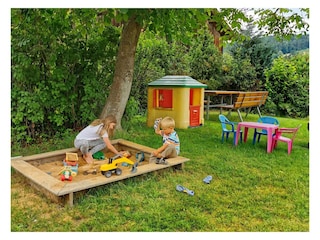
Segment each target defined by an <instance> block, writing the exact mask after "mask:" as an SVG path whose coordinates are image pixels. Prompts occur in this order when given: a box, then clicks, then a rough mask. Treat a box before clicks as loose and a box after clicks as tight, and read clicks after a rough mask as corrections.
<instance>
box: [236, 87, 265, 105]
mask: <svg viewBox="0 0 320 240" xmlns="http://www.w3.org/2000/svg"><path fill="white" fill-rule="evenodd" d="M267 97H268V91H257V92H239V95H238V96H237V98H236V99H235V101H234V103H233V105H234V106H233V107H234V108H235V109H239V108H245V107H260V106H261V105H263V104H265V102H266V100H267Z"/></svg>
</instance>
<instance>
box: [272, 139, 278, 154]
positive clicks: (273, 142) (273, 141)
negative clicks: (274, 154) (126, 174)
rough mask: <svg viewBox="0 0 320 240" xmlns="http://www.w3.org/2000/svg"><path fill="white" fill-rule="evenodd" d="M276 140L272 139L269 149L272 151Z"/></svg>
mask: <svg viewBox="0 0 320 240" xmlns="http://www.w3.org/2000/svg"><path fill="white" fill-rule="evenodd" d="M276 142H277V141H276V140H274V139H272V145H271V151H273V150H274V149H275V148H276Z"/></svg>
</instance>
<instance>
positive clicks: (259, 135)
mask: <svg viewBox="0 0 320 240" xmlns="http://www.w3.org/2000/svg"><path fill="white" fill-rule="evenodd" d="M260 137H261V134H260V133H258V143H259V142H260Z"/></svg>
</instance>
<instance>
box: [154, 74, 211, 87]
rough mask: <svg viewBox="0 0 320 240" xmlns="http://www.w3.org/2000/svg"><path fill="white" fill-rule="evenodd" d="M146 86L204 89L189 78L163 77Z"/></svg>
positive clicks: (201, 84) (199, 83)
mask: <svg viewBox="0 0 320 240" xmlns="http://www.w3.org/2000/svg"><path fill="white" fill-rule="evenodd" d="M148 86H154V87H158V86H167V87H188V88H206V87H207V85H206V84H203V83H201V82H199V81H197V80H195V79H193V78H191V77H189V76H176V75H174V76H173V75H172V76H169V75H167V76H164V77H162V78H160V79H157V80H155V81H153V82H151V83H149V84H148Z"/></svg>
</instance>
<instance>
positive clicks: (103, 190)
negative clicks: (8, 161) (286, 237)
mask: <svg viewBox="0 0 320 240" xmlns="http://www.w3.org/2000/svg"><path fill="white" fill-rule="evenodd" d="M257 119H258V115H256V114H249V115H248V116H247V118H246V119H245V121H246V120H248V121H257ZM230 120H233V121H238V117H237V114H236V113H234V112H233V113H232V115H231V117H230ZM278 120H279V122H280V126H282V127H296V126H297V125H298V124H302V127H301V128H300V130H299V132H298V134H297V137H296V139H295V141H294V146H293V150H292V153H291V155H288V154H287V145H286V144H285V143H281V142H280V143H279V144H278V147H277V149H275V151H274V152H272V153H271V154H267V153H266V136H262V137H261V141H260V143H257V144H256V145H252V137H253V130H252V129H250V130H249V134H248V141H247V142H246V143H240V144H239V145H238V146H237V147H234V146H233V145H232V136H231V137H230V139H229V140H228V141H227V142H224V143H221V125H220V123H219V121H218V112H215V111H212V112H211V113H210V119H209V120H206V121H205V124H204V126H201V127H196V128H189V129H176V130H177V132H178V134H179V137H180V141H181V156H184V157H187V158H189V159H190V161H188V162H186V164H185V165H184V168H183V170H177V171H174V170H172V169H169V170H167V171H163V172H159V173H149V174H146V175H143V176H140V177H136V178H132V179H127V180H124V181H121V182H116V183H112V184H108V185H106V186H102V187H98V188H94V189H90V190H89V191H88V192H86V193H85V194H84V195H81V196H80V197H78V198H76V199H75V205H74V206H73V207H69V206H61V205H58V204H55V203H52V202H50V200H49V199H47V198H46V197H45V196H43V195H41V194H40V193H39V192H38V191H37V190H35V189H33V188H32V187H31V186H30V185H28V184H27V183H26V182H25V180H24V178H23V177H21V176H20V175H18V174H17V173H15V171H14V170H11V231H12V232H83V231H93V232H308V231H309V148H308V142H309V132H308V129H307V124H308V121H309V120H308V119H289V118H280V117H278ZM123 127H124V129H126V130H125V131H122V132H117V134H116V136H115V137H116V138H123V139H126V140H129V141H132V142H136V143H139V144H142V145H146V146H149V147H153V148H157V147H159V146H160V145H161V138H160V137H159V136H157V135H156V134H154V132H153V128H150V127H147V126H146V118H145V117H136V118H134V119H132V120H131V121H130V122H129V123H123ZM76 134H77V133H72V132H70V133H68V134H65V135H64V136H59V138H56V139H53V140H51V141H48V142H45V143H43V144H41V145H34V146H30V147H28V148H23V149H21V148H17V147H15V146H13V147H12V149H11V154H12V156H17V155H24V156H25V155H31V154H36V153H41V152H47V151H52V150H58V149H64V148H69V147H73V138H74V137H75V135H76ZM208 175H211V176H212V177H213V180H212V181H211V182H210V184H205V183H204V182H203V179H204V178H205V177H206V176H208ZM177 184H180V185H183V186H185V187H186V188H188V189H190V190H193V191H194V196H190V195H188V194H186V193H182V192H179V191H176V185H177Z"/></svg>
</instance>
